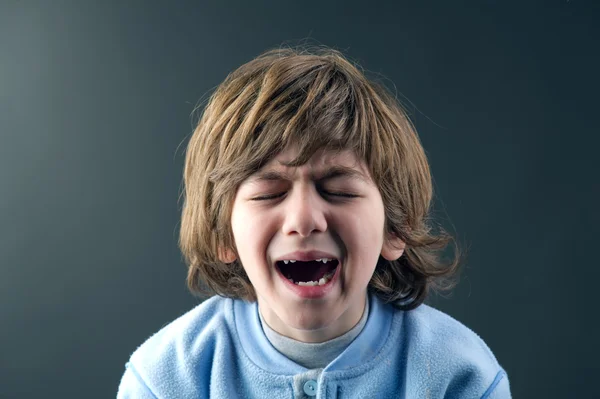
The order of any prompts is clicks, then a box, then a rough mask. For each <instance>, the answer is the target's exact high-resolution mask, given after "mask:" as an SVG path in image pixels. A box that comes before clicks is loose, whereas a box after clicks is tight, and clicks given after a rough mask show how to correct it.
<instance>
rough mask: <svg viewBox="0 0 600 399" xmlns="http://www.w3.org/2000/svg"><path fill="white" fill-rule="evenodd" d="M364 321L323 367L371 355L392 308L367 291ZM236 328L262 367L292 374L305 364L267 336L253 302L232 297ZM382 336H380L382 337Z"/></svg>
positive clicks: (344, 366)
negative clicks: (341, 350)
mask: <svg viewBox="0 0 600 399" xmlns="http://www.w3.org/2000/svg"><path fill="white" fill-rule="evenodd" d="M369 299H370V305H369V306H370V309H369V317H368V319H367V323H366V324H365V326H364V328H363V330H362V331H361V333H360V334H359V335H358V336H357V337H356V339H355V340H354V341H352V343H350V345H349V346H348V347H347V348H346V349H345V350H344V351H343V352H342V353H341V354H340V355H339V356H338V357H337V358H336V359H334V360H333V361H332V362H331V363H330V364H329V365H328V366H327V367H326V368H325V369H324V371H340V370H349V369H351V368H353V367H357V366H360V365H363V364H365V363H366V362H368V361H370V360H371V359H373V358H374V357H375V356H376V355H377V354H378V353H379V351H380V350H381V349H382V348H383V346H384V345H385V344H386V342H387V340H388V339H389V337H390V334H389V333H390V328H391V326H392V318H393V315H394V309H393V307H392V306H391V305H386V304H384V303H383V302H382V301H381V300H380V299H379V298H378V297H377V296H376V295H374V294H372V293H369ZM233 315H234V319H235V328H236V332H237V335H238V337H239V340H240V344H241V346H242V349H243V351H244V352H245V353H246V355H247V356H248V357H249V358H250V360H251V361H252V362H253V363H254V364H256V365H257V366H258V367H260V368H262V369H263V370H265V371H267V372H270V373H273V374H279V375H290V376H292V375H295V374H299V373H303V372H306V370H307V369H306V368H304V367H302V366H300V365H299V364H296V363H294V362H293V361H291V360H290V359H288V358H287V357H285V356H284V355H282V354H281V353H280V352H278V351H277V350H276V349H275V348H274V347H273V346H272V345H271V343H270V342H269V340H268V338H267V337H266V335H265V333H264V331H263V329H262V326H261V323H260V316H259V314H258V305H257V303H256V302H246V301H233ZM382 338H383V339H382Z"/></svg>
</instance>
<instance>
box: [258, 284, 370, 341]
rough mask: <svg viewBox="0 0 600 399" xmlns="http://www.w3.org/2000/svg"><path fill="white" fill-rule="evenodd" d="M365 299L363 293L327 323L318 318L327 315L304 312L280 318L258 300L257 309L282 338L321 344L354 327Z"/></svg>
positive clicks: (363, 306) (360, 314) (361, 312)
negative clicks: (338, 315)
mask: <svg viewBox="0 0 600 399" xmlns="http://www.w3.org/2000/svg"><path fill="white" fill-rule="evenodd" d="M366 299H367V298H366V293H365V295H363V296H361V297H359V298H357V299H356V300H355V301H354V303H351V304H350V305H349V306H348V308H347V309H346V311H345V312H343V313H342V314H341V315H340V317H338V318H337V319H335V320H333V321H331V322H329V323H328V322H326V321H323V320H321V318H319V317H318V316H325V317H327V316H329V315H328V314H325V315H323V314H319V315H316V314H315V313H322V312H310V311H306V312H301V313H300V314H296V315H294V317H292V316H290V315H287V314H284V315H281V317H280V316H279V315H277V314H276V313H275V312H274V311H273V310H272V309H271V308H270V307H269V306H265V305H264V304H263V302H262V301H261V300H260V298H259V300H258V309H259V312H260V314H261V316H262V318H263V320H264V321H265V322H266V323H267V325H268V326H269V327H270V328H271V329H272V330H274V331H276V332H277V333H279V334H281V335H283V336H284V337H288V338H291V339H293V340H296V341H300V342H305V343H322V342H326V341H329V340H332V339H334V338H337V337H339V336H341V335H344V334H345V333H346V332H348V331H350V330H351V329H352V328H353V327H354V326H356V325H357V324H358V322H359V321H360V319H361V317H362V315H363V312H364V310H365V303H366Z"/></svg>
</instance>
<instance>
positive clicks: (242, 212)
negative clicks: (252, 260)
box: [231, 206, 273, 261]
mask: <svg viewBox="0 0 600 399" xmlns="http://www.w3.org/2000/svg"><path fill="white" fill-rule="evenodd" d="M231 225H232V231H233V236H234V239H235V243H236V247H237V248H238V252H239V254H240V257H250V256H256V254H257V253H262V252H264V249H265V248H266V245H267V244H268V242H269V237H271V236H272V230H273V227H272V225H273V223H272V221H270V219H269V218H268V217H266V215H265V214H264V212H261V211H260V210H257V209H254V208H252V207H249V206H238V207H237V208H234V211H233V212H232V215H231ZM242 261H243V259H242Z"/></svg>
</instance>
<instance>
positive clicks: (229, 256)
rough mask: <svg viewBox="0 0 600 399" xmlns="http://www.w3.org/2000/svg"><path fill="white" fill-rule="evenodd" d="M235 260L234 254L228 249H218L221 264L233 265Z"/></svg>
mask: <svg viewBox="0 0 600 399" xmlns="http://www.w3.org/2000/svg"><path fill="white" fill-rule="evenodd" d="M236 259H237V256H236V255H235V252H233V251H232V250H231V249H229V248H223V247H219V260H220V261H221V262H223V263H233V262H234V261H235V260H236Z"/></svg>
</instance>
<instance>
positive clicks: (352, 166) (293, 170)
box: [258, 147, 371, 181]
mask: <svg viewBox="0 0 600 399" xmlns="http://www.w3.org/2000/svg"><path fill="white" fill-rule="evenodd" d="M297 156H298V150H297V149H296V148H295V147H289V148H288V149H286V150H284V151H282V152H281V153H279V154H278V155H277V156H275V157H274V158H273V159H272V160H271V161H270V162H268V163H267V164H266V165H265V166H264V167H263V168H262V169H261V170H260V171H259V172H258V173H259V174H260V173H261V172H265V171H272V170H273V171H280V172H285V173H286V174H291V175H298V174H299V175H310V176H313V175H320V174H322V173H326V172H327V171H329V170H331V169H333V168H334V169H338V170H345V171H346V172H348V173H347V174H348V175H352V177H358V178H362V179H364V180H365V181H370V180H371V179H370V173H369V171H368V169H367V167H366V164H365V162H364V161H363V160H361V159H360V158H359V157H357V156H356V155H355V154H354V153H353V152H352V151H350V150H337V151H336V150H327V149H325V150H318V151H317V152H315V154H313V155H312V157H311V158H310V159H309V160H308V162H306V163H305V164H303V165H299V166H291V165H290V164H292V163H293V162H294V161H295V160H296V157H297ZM317 177H318V176H317Z"/></svg>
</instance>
